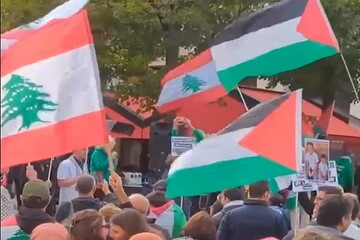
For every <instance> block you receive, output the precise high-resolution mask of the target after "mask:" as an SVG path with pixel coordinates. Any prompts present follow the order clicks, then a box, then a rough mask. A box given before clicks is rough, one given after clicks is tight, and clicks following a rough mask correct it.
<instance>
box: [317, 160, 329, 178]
mask: <svg viewBox="0 0 360 240" xmlns="http://www.w3.org/2000/svg"><path fill="white" fill-rule="evenodd" d="M318 169H319V171H318V179H319V180H323V181H327V180H328V179H329V166H328V160H327V157H326V155H325V154H321V155H320V163H319V167H318Z"/></svg>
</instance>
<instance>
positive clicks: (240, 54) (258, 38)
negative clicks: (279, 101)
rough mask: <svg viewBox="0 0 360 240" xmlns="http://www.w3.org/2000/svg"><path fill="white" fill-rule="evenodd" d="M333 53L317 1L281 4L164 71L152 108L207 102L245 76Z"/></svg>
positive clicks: (288, 67) (336, 47)
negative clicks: (189, 58)
mask: <svg viewBox="0 0 360 240" xmlns="http://www.w3.org/2000/svg"><path fill="white" fill-rule="evenodd" d="M339 51H340V48H339V44H338V42H337V40H336V37H335V35H334V33H333V31H332V29H331V26H330V23H329V21H328V19H327V17H326V14H325V11H324V9H323V7H322V5H321V3H320V1H319V0H296V1H295V0H283V1H280V2H278V3H275V4H273V5H270V6H268V7H266V8H264V9H261V10H259V11H256V12H255V13H253V14H251V15H249V16H248V17H246V18H243V19H240V20H238V21H236V22H234V23H232V24H230V25H229V26H227V27H226V28H225V29H224V30H223V31H221V32H220V33H219V34H218V35H217V36H216V37H215V38H214V40H213V42H212V43H211V47H210V48H209V49H208V50H206V51H204V52H203V53H202V54H200V55H199V56H197V57H196V58H194V59H191V60H190V61H187V62H185V63H184V64H182V65H180V66H179V67H177V68H175V69H174V70H172V71H170V72H169V73H168V74H167V75H166V76H165V77H164V79H163V80H162V81H161V86H162V91H161V94H160V97H159V100H158V103H157V109H158V110H159V111H161V112H165V111H170V110H177V109H179V108H182V107H186V106H191V107H193V105H194V104H202V103H204V102H211V101H214V100H216V99H218V98H220V97H222V96H224V95H226V94H227V92H230V91H232V90H234V88H235V87H236V86H237V85H238V84H239V83H240V82H241V81H242V80H244V79H245V78H247V77H258V76H262V77H271V76H274V75H277V74H279V73H282V72H286V71H290V70H294V69H297V68H300V67H303V66H305V65H307V64H310V63H312V62H315V61H317V60H319V59H322V58H325V57H329V56H332V55H334V54H337V53H338V52H339ZM221 85H222V87H221Z"/></svg>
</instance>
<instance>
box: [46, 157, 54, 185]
mask: <svg viewBox="0 0 360 240" xmlns="http://www.w3.org/2000/svg"><path fill="white" fill-rule="evenodd" d="M53 161H54V158H51V159H50V165H49V172H48V178H47V180H48V181H50V177H51V170H52V166H53Z"/></svg>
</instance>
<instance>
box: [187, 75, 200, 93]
mask: <svg viewBox="0 0 360 240" xmlns="http://www.w3.org/2000/svg"><path fill="white" fill-rule="evenodd" d="M182 81H183V84H182V85H183V89H182V92H183V93H187V92H189V91H191V92H192V93H196V92H199V91H201V87H202V86H204V85H205V82H204V81H202V80H200V79H198V78H197V77H194V76H191V75H186V76H185V77H184V78H183V80H182Z"/></svg>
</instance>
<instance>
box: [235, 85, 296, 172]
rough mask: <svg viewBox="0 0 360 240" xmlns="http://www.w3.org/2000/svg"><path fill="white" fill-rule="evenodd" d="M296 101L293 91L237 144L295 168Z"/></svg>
mask: <svg viewBox="0 0 360 240" xmlns="http://www.w3.org/2000/svg"><path fill="white" fill-rule="evenodd" d="M296 103H297V93H296V92H295V93H292V94H290V96H289V98H288V99H287V100H285V101H284V102H283V103H281V105H280V106H279V107H278V108H277V109H276V110H274V111H273V112H272V113H271V114H270V115H268V116H267V117H266V118H265V119H264V121H262V122H261V123H260V124H258V125H257V126H256V127H255V128H254V129H253V130H252V131H251V132H250V133H248V134H247V135H246V136H245V137H244V138H243V139H242V140H241V141H240V142H239V144H240V145H241V146H243V147H245V148H247V149H249V150H250V151H253V152H255V153H256V154H259V155H261V156H263V157H265V158H268V159H271V160H273V161H275V162H277V163H279V164H281V165H284V166H286V167H288V168H291V169H293V170H296V169H297V168H296V157H297V149H296V144H295V142H296V138H297V137H298V136H297V131H296V128H297V127H298V126H296V125H297V119H296V118H297V114H298V113H297V106H296ZM299 124H300V122H299ZM300 143H301V142H300ZM300 143H299V144H300Z"/></svg>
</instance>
